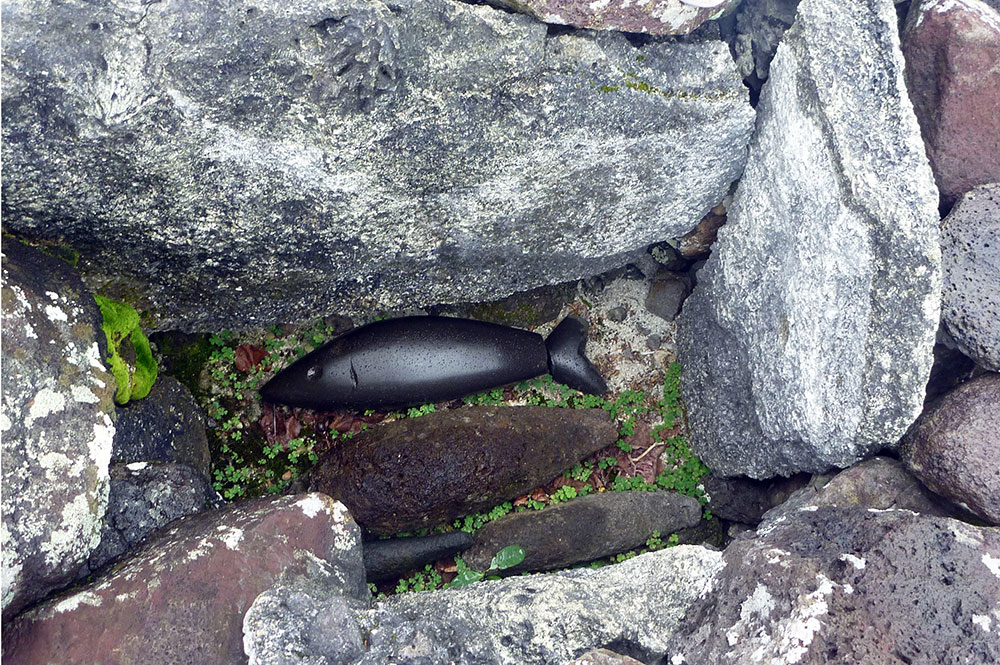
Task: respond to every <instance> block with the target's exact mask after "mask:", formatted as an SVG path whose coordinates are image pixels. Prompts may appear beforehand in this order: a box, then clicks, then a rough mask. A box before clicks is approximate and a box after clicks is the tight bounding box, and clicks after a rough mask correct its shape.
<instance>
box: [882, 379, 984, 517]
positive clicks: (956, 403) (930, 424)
mask: <svg viewBox="0 0 1000 665" xmlns="http://www.w3.org/2000/svg"><path fill="white" fill-rule="evenodd" d="M998 450H1000V374H993V373H989V374H983V375H982V376H979V377H977V378H975V379H973V380H972V381H968V382H966V383H963V384H962V385H960V386H959V387H958V388H956V389H955V390H953V391H951V392H950V393H948V394H947V395H945V396H944V397H942V398H941V399H940V400H939V401H938V402H937V403H935V404H934V405H933V406H932V407H931V408H929V409H928V410H927V411H925V412H924V414H923V415H921V416H920V418H919V419H918V420H917V422H916V423H914V424H913V427H912V428H911V429H910V431H909V432H908V433H907V435H906V438H905V439H903V444H902V447H901V449H900V457H901V458H902V459H903V461H904V462H905V463H906V465H907V467H908V468H909V469H910V471H912V472H913V474H914V475H915V476H916V477H917V478H919V479H920V480H921V481H922V482H923V483H924V484H925V485H927V487H929V488H930V489H932V490H933V491H935V492H937V493H938V494H940V495H941V496H943V497H946V498H948V499H951V500H952V501H955V502H957V503H960V504H962V505H964V506H966V507H968V509H969V510H971V511H972V512H974V513H975V514H976V515H978V516H979V517H981V518H983V519H984V520H986V521H988V522H990V523H991V524H1000V455H998V454H997V451H998Z"/></svg>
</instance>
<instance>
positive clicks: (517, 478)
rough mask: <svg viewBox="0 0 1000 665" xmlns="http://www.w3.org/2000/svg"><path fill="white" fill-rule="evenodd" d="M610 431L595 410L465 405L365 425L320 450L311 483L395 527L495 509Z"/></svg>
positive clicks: (372, 520)
mask: <svg viewBox="0 0 1000 665" xmlns="http://www.w3.org/2000/svg"><path fill="white" fill-rule="evenodd" d="M617 439H618V430H617V428H616V427H615V425H614V423H613V422H612V421H611V419H610V417H609V416H608V414H607V413H606V412H604V411H602V410H599V409H555V408H549V407H544V406H523V407H522V406H519V407H464V408H460V409H452V410H450V411H439V412H436V413H431V414H428V415H426V416H421V417H420V418H404V419H401V420H396V421H393V422H390V423H384V424H381V425H379V426H377V427H373V428H371V429H369V430H366V431H363V432H361V433H359V434H357V435H356V436H354V437H353V438H352V439H350V440H349V441H344V442H341V443H340V444H339V445H337V446H334V447H333V448H331V449H330V450H329V451H327V452H326V453H324V454H323V455H322V456H320V459H319V462H317V464H316V466H315V467H314V468H313V470H312V471H311V472H310V473H309V476H308V483H309V487H310V488H311V489H313V490H316V491H319V492H323V493H325V494H329V495H330V496H333V497H336V498H337V499H339V500H340V501H343V502H344V505H346V506H347V507H348V509H350V511H351V514H352V515H353V516H354V519H356V520H357V521H358V524H360V525H361V526H362V527H364V528H365V529H367V530H368V531H371V532H372V533H376V534H380V535H392V534H395V533H399V532H401V531H412V530H414V529H418V528H421V527H431V526H435V525H437V524H441V523H443V522H449V521H451V520H453V519H456V518H458V517H461V516H463V515H467V514H469V513H474V512H476V511H478V510H483V509H488V508H492V507H493V506H495V505H497V504H499V503H501V502H503V501H507V500H510V499H513V498H514V497H516V496H518V495H520V494H524V493H525V492H529V491H531V490H532V489H534V488H536V487H538V486H539V485H541V484H543V483H547V482H549V481H550V480H552V479H553V478H555V477H556V476H558V475H559V474H560V473H562V472H563V471H565V470H566V469H568V468H569V467H571V466H573V465H574V464H575V463H577V462H579V461H580V460H582V459H583V458H585V457H587V456H588V455H590V454H592V453H595V452H597V451H598V450H600V449H601V448H604V447H606V446H610V445H612V444H614V442H615V441H616V440H617Z"/></svg>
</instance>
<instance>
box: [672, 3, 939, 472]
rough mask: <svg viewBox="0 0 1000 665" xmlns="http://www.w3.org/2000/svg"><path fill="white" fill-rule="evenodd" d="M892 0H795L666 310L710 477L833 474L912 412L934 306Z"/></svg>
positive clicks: (935, 249) (933, 228)
mask: <svg viewBox="0 0 1000 665" xmlns="http://www.w3.org/2000/svg"><path fill="white" fill-rule="evenodd" d="M902 72H903V60H902V56H901V54H900V51H899V37H898V34H897V28H896V14H895V11H894V10H893V3H892V2H891V0H863V1H859V2H846V3H845V2H839V1H835V0H803V2H802V3H801V4H800V5H799V9H798V15H797V18H796V21H795V24H794V25H793V27H792V28H791V29H790V30H789V31H788V32H787V33H785V37H784V41H783V42H782V44H781V46H780V48H779V49H778V52H777V55H776V56H775V58H774V60H773V61H772V63H771V68H770V78H769V79H768V83H767V84H766V85H765V87H764V90H763V93H762V95H761V101H760V105H759V107H758V120H757V130H756V133H755V135H754V137H753V139H752V140H751V148H750V158H749V161H748V163H747V168H746V171H745V172H744V175H743V178H742V180H741V181H740V186H739V189H738V190H737V192H736V195H735V198H734V201H733V206H732V208H731V209H730V211H729V221H728V223H727V224H726V225H725V226H724V227H723V228H722V229H721V230H720V231H719V239H718V242H717V244H716V246H715V247H714V248H713V252H712V256H711V258H710V259H709V261H708V263H707V264H706V265H705V267H704V269H703V270H702V271H701V272H700V273H699V275H698V278H699V285H698V287H697V288H696V289H695V291H694V294H693V295H692V296H691V297H690V298H689V299H688V300H687V301H686V302H685V304H684V310H683V312H682V314H681V317H680V319H679V320H678V328H679V331H678V336H679V342H678V345H679V357H680V360H681V362H682V363H683V365H684V377H683V381H684V384H683V388H684V395H685V398H686V400H687V404H688V408H689V418H690V425H691V430H692V439H693V440H692V443H693V445H694V449H695V452H696V453H697V454H698V455H699V456H700V457H701V459H702V460H704V461H705V463H706V464H707V465H708V466H709V468H711V469H712V471H713V472H715V473H716V474H718V475H737V474H745V475H748V476H751V477H754V478H767V477H771V476H775V475H791V474H793V473H795V472H798V471H811V472H823V471H826V470H828V469H829V468H831V467H845V466H848V465H850V464H851V463H853V462H855V461H857V460H859V459H861V458H863V457H865V456H867V455H870V454H872V453H874V452H876V451H878V450H881V449H883V448H887V447H892V446H894V445H895V444H896V443H897V442H898V440H899V438H900V437H901V436H902V435H903V433H904V432H905V431H906V428H907V427H908V426H909V425H910V424H911V423H912V422H913V420H914V419H915V418H916V416H917V414H918V413H919V412H920V409H921V405H922V402H923V396H924V386H925V385H926V383H927V377H928V374H929V371H930V366H931V359H932V356H931V350H932V347H933V344H934V336H935V332H936V330H937V326H938V318H939V311H940V281H941V259H940V249H939V246H938V221H939V217H938V210H937V201H938V196H937V190H936V188H935V185H934V180H933V176H932V174H931V170H930V168H929V166H928V164H927V158H926V156H925V154H924V148H923V143H922V141H921V138H920V131H919V128H918V127H917V122H916V119H915V117H914V113H913V108H912V106H911V104H910V102H909V100H908V98H907V95H906V89H905V87H904V85H903V75H902Z"/></svg>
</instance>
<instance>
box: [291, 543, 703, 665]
mask: <svg viewBox="0 0 1000 665" xmlns="http://www.w3.org/2000/svg"><path fill="white" fill-rule="evenodd" d="M721 559H722V554H721V553H719V552H713V551H711V550H708V549H705V548H703V547H697V546H693V545H680V546H677V547H672V548H669V549H666V550H661V551H659V552H650V553H648V554H643V555H640V556H638V557H635V558H634V559H630V560H628V561H626V562H624V563H621V564H618V565H614V566H608V567H606V568H600V569H597V570H593V569H578V570H567V571H563V572H560V573H553V574H549V575H528V576H521V577H512V578H508V579H505V580H501V581H497V582H480V583H477V584H475V585H473V586H470V587H465V588H463V589H454V590H448V591H436V592H430V593H410V594H401V595H397V596H392V597H390V598H387V599H385V600H384V601H381V602H378V603H376V605H375V607H374V608H373V609H372V610H371V611H369V612H368V613H366V614H365V615H363V616H362V617H361V624H362V628H363V629H364V631H365V634H366V641H367V643H368V645H369V646H368V652H367V653H366V654H365V656H364V657H363V658H362V659H361V660H359V661H357V662H358V663H363V664H364V665H368V664H371V665H375V664H376V663H378V664H381V663H390V662H391V663H397V664H399V665H417V664H418V663H420V664H431V663H441V664H442V665H443V664H444V663H463V664H472V663H476V664H482V665H487V664H493V663H496V664H510V665H514V664H517V665H535V664H537V665H543V664H546V665H547V664H548V663H563V662H566V661H568V660H571V659H573V658H575V657H577V656H580V655H582V654H584V653H585V652H587V651H589V650H590V649H593V648H595V647H602V646H610V647H611V648H613V649H614V650H615V651H619V652H621V653H624V654H625V655H629V656H633V657H635V658H638V659H640V660H642V661H643V662H651V661H655V660H656V659H657V658H658V657H659V656H660V655H662V654H663V653H664V652H666V651H667V650H668V649H669V648H670V644H671V638H672V636H673V634H674V633H675V632H676V631H677V629H678V627H679V625H680V622H681V620H682V618H683V617H684V615H685V613H686V611H687V610H688V609H689V608H690V607H691V606H692V605H693V604H694V603H695V601H697V600H698V599H699V598H702V597H704V596H705V595H707V594H708V593H709V592H710V591H711V590H712V585H713V583H714V580H715V579H716V576H717V575H718V573H719V568H720V564H721ZM300 662H303V663H304V662H306V661H304V660H303V661H300Z"/></svg>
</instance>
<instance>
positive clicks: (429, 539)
mask: <svg viewBox="0 0 1000 665" xmlns="http://www.w3.org/2000/svg"><path fill="white" fill-rule="evenodd" d="M470 545H472V536H471V535H470V534H468V533H466V532H465V531H449V532H448V533H436V534H433V535H430V536H423V537H412V538H388V539H385V540H372V541H370V542H366V543H365V544H364V546H363V549H364V556H365V578H366V579H367V580H368V582H377V581H379V580H387V579H398V578H399V577H401V576H402V575H405V574H406V573H409V572H411V571H413V570H417V569H420V568H423V567H424V566H425V565H426V564H428V563H433V562H434V561H438V560H439V559H444V558H446V557H450V556H454V555H455V554H458V553H459V552H461V551H463V550H466V549H468V548H469V546H470Z"/></svg>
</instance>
